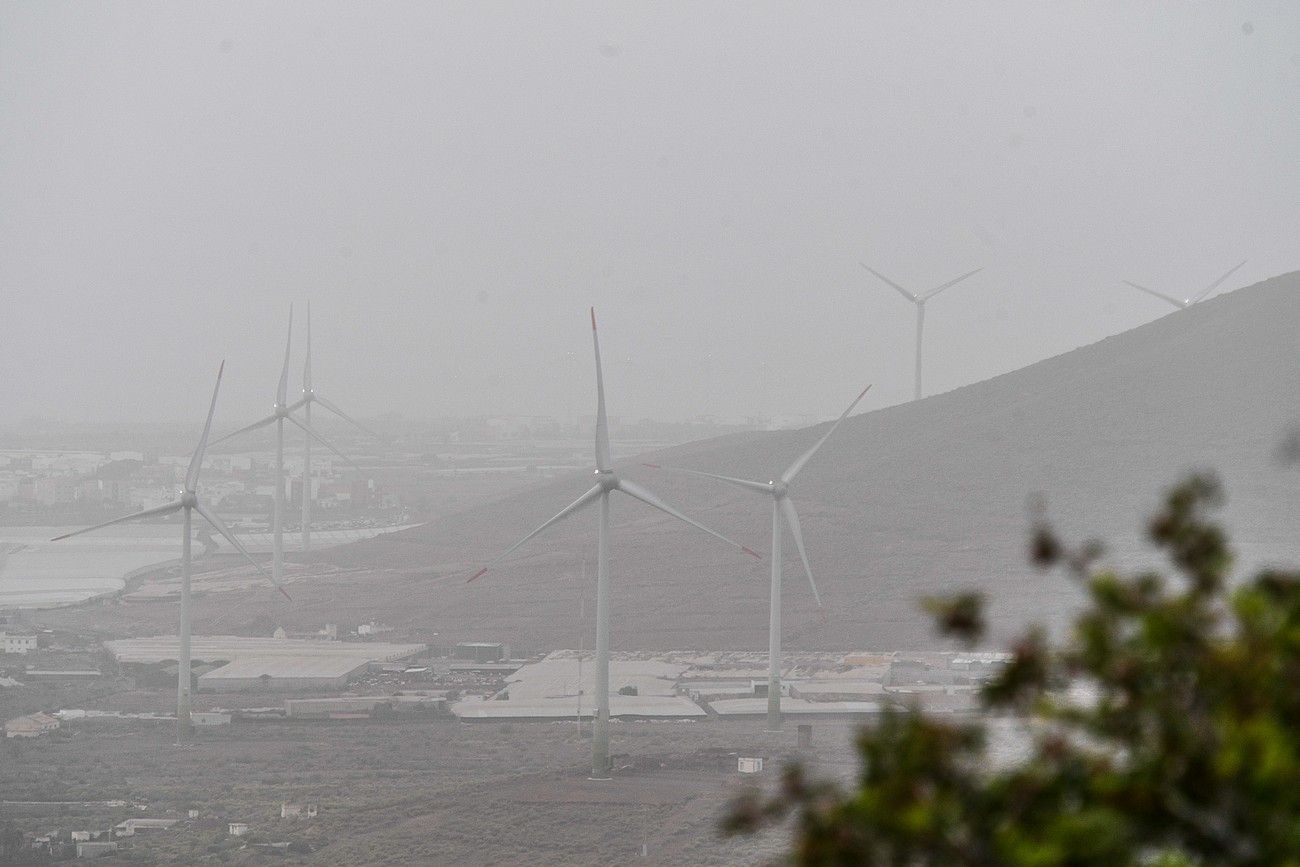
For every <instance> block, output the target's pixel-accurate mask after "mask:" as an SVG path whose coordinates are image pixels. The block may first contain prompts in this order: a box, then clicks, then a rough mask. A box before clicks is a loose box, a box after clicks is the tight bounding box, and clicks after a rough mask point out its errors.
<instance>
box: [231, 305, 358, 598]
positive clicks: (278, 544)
mask: <svg viewBox="0 0 1300 867" xmlns="http://www.w3.org/2000/svg"><path fill="white" fill-rule="evenodd" d="M292 344H293V305H292V304H290V305H289V334H288V337H286V338H285V341H284V366H283V367H282V368H281V369H280V385H279V388H278V389H277V390H276V393H275V410H274V412H272V413H271V414H270V415H268V416H267V417H266V418H263V419H259V420H257V421H255V422H253V423H252V424H250V425H245V426H244V427H241V428H240V429H239V430H237V431H233V432H231V433H228V434H226V435H225V436H223V437H220V438H218V439H216V440H214V441H213V443H212V444H213V445H214V446H215V445H217V444H218V443H223V442H225V441H226V440H228V439H230V438H231V437H237V436H239V435H240V434H244V433H248V432H249V431H255V430H257V429H258V428H263V427H266V426H267V425H269V424H274V425H275V491H274V503H275V505H274V509H273V514H272V515H271V525H272V530H271V532H272V541H271V575H272V576H273V578H274V580H275V581H276V582H279V581H280V580H281V579H282V578H283V577H284V423H285V422H286V421H287V422H290V423H291V424H294V425H297V426H298V427H300V428H302V430H303V431H304V433H306V435H307V436H308V437H309V438H311V439H315V440H316V441H317V442H319V443H320V444H321V445H323V446H325V448H327V449H329V450H330V451H332V452H334V454H336V455H338V456H339V457H340V458H342V459H343V460H345V461H347V462H348V463H349V464H352V466H354V467H355V466H356V464H354V463H352V459H351V458H349V457H348V456H347V455H345V454H343V452H341V451H339V450H338V449H337V448H335V447H334V446H333V445H331V444H330V442H329V441H328V440H326V439H325V438H323V437H322V436H321V435H320V434H318V433H316V431H314V430H312V428H311V427H310V426H308V425H307V424H304V423H303V422H301V421H299V420H298V419H296V418H294V417H293V415H292V413H293V410H294V409H295V408H296V407H297V406H299V405H301V404H302V401H299V402H298V404H295V405H294V406H290V405H289V351H290V349H292Z"/></svg>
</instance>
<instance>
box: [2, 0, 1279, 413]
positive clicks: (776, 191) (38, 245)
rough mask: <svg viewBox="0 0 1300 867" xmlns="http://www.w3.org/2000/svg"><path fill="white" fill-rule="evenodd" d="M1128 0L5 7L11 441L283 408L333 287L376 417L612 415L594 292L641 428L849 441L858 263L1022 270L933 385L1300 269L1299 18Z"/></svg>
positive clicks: (319, 365) (866, 374) (321, 345)
mask: <svg viewBox="0 0 1300 867" xmlns="http://www.w3.org/2000/svg"><path fill="white" fill-rule="evenodd" d="M1130 5H1131V4H1122V3H1114V4H1098V3H1093V2H1088V3H1075V4H1041V3H1004V4H998V5H997V6H996V7H994V8H989V7H986V6H984V5H983V4H980V5H978V6H972V5H970V4H965V3H927V4H918V5H915V6H901V5H898V4H871V5H870V6H866V7H865V8H859V7H858V6H857V5H852V4H821V5H809V4H779V5H778V4H769V3H764V4H756V5H749V6H746V7H744V9H743V10H742V9H740V8H739V7H728V6H699V5H696V4H676V3H662V4H654V5H653V6H635V7H634V6H630V5H617V6H606V5H603V4H547V5H544V6H535V7H528V6H522V5H516V4H509V5H502V4H497V5H485V4H481V3H477V2H475V3H465V4H452V3H439V4H433V5H428V4H419V3H390V4H384V5H379V6H373V5H365V6H360V5H356V6H353V5H345V4H338V3H310V4H306V3H296V4H295V3H287V4H274V5H270V6H268V5H265V4H254V3H232V4H221V5H205V6H202V7H192V6H185V5H176V4H143V3H141V4H113V5H110V6H85V5H74V4H69V3H26V4H6V5H5V6H4V7H3V8H2V9H0V202H3V207H2V208H0V287H3V296H4V299H5V309H4V313H3V318H4V321H5V322H6V323H8V325H9V327H8V328H7V329H6V331H5V335H4V338H3V340H0V369H3V370H4V372H5V373H4V376H3V377H0V407H3V417H4V418H6V419H8V420H10V421H12V420H14V419H21V418H23V417H25V416H29V415H39V416H47V417H54V418H64V419H71V420H98V419H106V420H110V419H111V420H124V419H136V418H138V419H145V420H193V419H195V418H197V417H201V414H202V412H203V409H204V407H203V404H204V402H205V401H206V396H207V388H208V385H209V383H210V382H211V377H212V374H213V372H214V371H215V369H216V365H217V362H218V360H219V359H221V358H222V357H225V358H227V359H229V368H228V374H229V375H228V378H227V390H226V393H225V394H224V395H223V400H222V406H221V408H220V419H221V420H222V421H224V422H225V424H227V425H229V424H234V423H236V422H237V421H239V420H241V419H243V418H245V417H251V416H252V415H253V414H255V413H258V414H260V413H261V412H263V411H265V409H267V408H268V407H269V404H270V402H271V399H272V397H273V389H274V380H275V376H276V372H277V368H278V365H279V355H280V352H281V351H282V349H281V340H282V336H281V335H282V334H283V330H284V318H285V315H286V308H287V305H288V302H289V301H291V300H292V301H297V302H299V304H300V309H301V304H302V303H303V302H305V301H306V300H307V299H308V298H310V299H311V300H312V301H313V304H314V310H315V326H316V328H315V336H316V370H317V373H316V377H317V383H318V385H320V386H321V387H322V390H325V391H327V392H328V393H329V394H330V395H331V396H333V397H334V398H335V399H337V400H340V401H346V402H347V405H348V406H349V408H351V409H353V410H355V411H356V412H357V413H358V414H376V413H381V412H386V411H400V412H403V413H405V414H408V415H417V416H429V415H468V414H477V413H505V412H514V413H546V414H562V413H576V412H589V411H590V404H591V401H592V398H591V370H590V357H589V356H590V349H589V346H588V343H587V333H586V330H585V329H586V320H585V308H586V306H587V305H588V304H595V305H596V306H597V307H598V309H599V310H600V312H601V314H602V323H603V325H604V331H605V335H606V351H607V354H608V356H607V365H608V369H607V378H608V382H609V388H610V411H611V413H613V414H614V415H617V416H623V417H627V418H638V417H642V416H655V417H659V418H666V419H678V418H688V417H692V416H695V415H698V414H702V413H713V414H717V415H720V416H723V417H743V416H751V415H752V416H765V415H766V416H780V415H786V416H790V415H800V414H807V415H810V416H816V417H826V416H833V415H835V414H836V413H837V412H838V411H839V409H840V407H841V406H842V404H843V402H844V400H845V396H846V395H851V394H852V393H854V392H855V391H856V389H857V388H859V387H860V385H861V383H862V382H863V381H864V380H871V381H874V382H876V383H877V387H876V391H875V392H873V395H872V405H873V406H876V407H878V406H882V405H886V404H889V403H893V402H897V401H900V400H903V399H905V398H906V397H907V396H909V395H910V388H911V367H910V351H911V340H912V332H911V328H912V318H911V310H910V309H909V308H908V306H907V305H906V304H905V303H904V302H903V301H902V300H901V299H900V298H898V297H897V296H896V295H895V294H894V293H893V292H892V291H890V290H889V289H888V288H887V287H885V286H883V285H881V284H879V283H878V282H876V281H875V280H874V278H871V277H870V275H868V274H866V273H865V272H864V271H862V270H861V269H860V268H859V267H858V264H857V261H858V260H859V259H866V260H867V261H869V262H871V263H872V264H874V265H875V266H876V267H877V268H879V269H880V270H882V271H884V272H885V273H886V274H889V275H890V276H892V277H894V278H895V279H897V280H899V281H901V282H904V283H906V284H909V285H915V286H917V287H918V288H923V287H925V286H927V285H935V284H938V283H939V282H942V281H944V280H946V279H948V278H950V277H952V276H954V275H956V274H959V273H961V272H963V271H966V270H969V269H971V268H974V267H978V266H984V267H985V268H986V269H987V270H986V271H985V272H984V273H982V274H980V275H979V276H977V277H976V278H973V279H972V280H970V281H968V282H967V283H965V284H963V285H962V286H961V287H959V288H957V289H954V290H952V291H951V292H950V293H949V294H946V295H945V296H944V297H942V298H941V299H938V300H937V301H935V302H934V303H933V304H932V305H931V307H930V314H929V319H928V322H927V327H928V331H927V342H928V350H929V353H928V358H927V391H931V392H934V391H943V390H947V389H950V388H953V387H955V386H958V385H961V384H965V383H969V382H973V381H976V380H979V379H983V378H985V377H987V376H990V375H992V374H996V373H999V372H1003V371H1007V370H1011V369H1014V368H1017V367H1020V366H1023V365H1024V364H1027V363H1029V362H1032V361H1034V360H1036V359H1039V358H1042V357H1045V356H1048V355H1053V354H1056V353H1059V352H1062V351H1065V350H1067V349H1070V348H1072V347H1075V346H1078V345H1081V344H1084V343H1088V342H1091V341H1093V340H1096V339H1098V338H1100V337H1103V336H1105V335H1107V334H1112V333H1117V332H1119V331H1122V330H1125V329H1128V328H1131V327H1133V326H1136V325H1139V324H1141V323H1142V322H1144V321H1147V320H1150V319H1152V318H1155V317H1157V316H1159V315H1162V314H1164V313H1166V312H1168V310H1167V307H1166V306H1165V305H1163V304H1162V303H1161V302H1159V301H1157V300H1155V299H1151V298H1148V297H1145V296H1141V295H1139V294H1138V293H1136V292H1134V291H1132V290H1129V289H1126V288H1124V287H1123V286H1121V285H1120V284H1119V282H1118V281H1119V280H1120V279H1123V278H1128V279H1133V280H1136V281H1138V282H1143V283H1146V284H1147V285H1151V286H1154V287H1156V288H1161V289H1164V290H1167V291H1170V292H1175V293H1181V292H1184V291H1189V290H1192V289H1194V288H1197V287H1199V286H1203V285H1205V284H1207V283H1208V282H1209V281H1210V280H1212V279H1213V278H1214V277H1215V276H1216V275H1217V274H1219V273H1221V272H1222V271H1224V270H1226V269H1227V268H1228V267H1229V266H1231V265H1232V264H1234V263H1235V262H1237V261H1239V260H1241V259H1243V258H1249V260H1250V262H1249V264H1248V265H1247V266H1246V267H1245V268H1244V269H1242V270H1241V271H1239V272H1238V273H1237V274H1236V275H1234V277H1233V278H1232V280H1230V281H1229V283H1228V284H1227V285H1226V286H1225V288H1226V289H1232V288H1236V287H1238V286H1243V285H1247V284H1249V283H1252V282H1255V281H1256V280H1259V279H1262V278H1264V277H1267V276H1271V275H1274V274H1278V273H1283V272H1285V271H1289V270H1292V269H1294V268H1295V267H1296V265H1297V259H1296V254H1295V238H1296V237H1298V236H1300V209H1298V208H1297V207H1296V203H1297V202H1300V172H1297V171H1296V162H1295V160H1296V154H1297V153H1298V152H1300V113H1297V112H1296V111H1295V110H1294V109H1295V103H1294V97H1295V94H1296V92H1297V86H1298V85H1300V15H1297V14H1296V10H1295V7H1294V5H1293V4H1292V3H1290V2H1274V3H1267V2H1259V3H1249V2H1239V3H1213V4H1187V3H1179V4H1168V5H1163V6H1160V7H1156V6H1155V5H1153V4H1140V6H1139V7H1138V8H1129V7H1130ZM742 12H743V14H742ZM295 357H297V352H296V351H295ZM298 364H299V362H297V361H295V368H297V367H298ZM296 375H297V374H295V376H296Z"/></svg>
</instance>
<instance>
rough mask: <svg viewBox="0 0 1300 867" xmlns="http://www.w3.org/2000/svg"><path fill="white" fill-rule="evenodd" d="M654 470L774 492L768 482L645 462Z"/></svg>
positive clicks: (764, 491) (763, 491) (768, 492)
mask: <svg viewBox="0 0 1300 867" xmlns="http://www.w3.org/2000/svg"><path fill="white" fill-rule="evenodd" d="M643 466H647V467H650V468H651V469H654V470H667V471H668V472H670V473H686V474H687V475H691V476H702V477H704V478H706V479H717V480H718V481H720V482H727V483H729V484H732V485H737V486H739V487H742V488H748V489H749V490H751V491H758V492H759V493H761V494H770V493H772V486H771V485H769V484H767V483H766V482H751V481H750V480H749V479H737V478H733V477H732V476H720V475H718V474H717V473H706V472H704V471H703V470H688V469H684V468H682V467H661V466H659V464H644V465H643Z"/></svg>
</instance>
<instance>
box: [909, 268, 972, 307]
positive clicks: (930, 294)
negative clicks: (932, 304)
mask: <svg viewBox="0 0 1300 867" xmlns="http://www.w3.org/2000/svg"><path fill="white" fill-rule="evenodd" d="M983 270H984V269H983V268H976V269H975V270H974V271H968V272H966V273H965V274H963V275H961V276H960V277H954V278H953V279H951V280H949V281H948V282H947V283H944V284H943V285H942V286H936V287H935V288H933V289H931V290H930V291H929V292H926V293H925V294H924V295H922V296H921V300H922V301H928V300H929V299H931V298H933V297H934V296H936V295H938V294H939V293H940V292H942V291H943V290H945V289H947V288H948V287H949V286H956V285H957V284H958V283H960V282H961V281H963V280H965V279H966V278H967V277H974V276H975V275H976V274H978V273H979V272H981V271H983Z"/></svg>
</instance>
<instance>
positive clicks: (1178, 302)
mask: <svg viewBox="0 0 1300 867" xmlns="http://www.w3.org/2000/svg"><path fill="white" fill-rule="evenodd" d="M1245 264H1246V260H1245V259H1242V260H1241V261H1240V262H1238V263H1237V264H1236V265H1233V266H1232V267H1231V268H1229V269H1228V270H1227V272H1226V273H1224V275H1223V276H1222V277H1220V278H1219V279H1218V280H1215V281H1214V282H1213V283H1211V284H1210V285H1209V286H1206V287H1205V288H1204V289H1202V290H1201V291H1200V293H1199V294H1197V295H1194V296H1192V297H1190V298H1175V297H1174V296H1172V295H1166V294H1165V293H1163V292H1157V291H1156V290H1154V289H1148V288H1147V287H1145V286H1141V285H1139V284H1137V283H1134V282H1133V281H1131V280H1125V281H1124V283H1125V284H1126V285H1128V286H1132V287H1133V288H1134V289H1137V290H1138V291H1139V292H1145V293H1147V294H1148V295H1153V296H1155V297H1156V298H1159V299H1160V300H1161V301H1168V302H1169V303H1170V304H1172V305H1174V306H1175V307H1177V308H1178V309H1179V310H1186V309H1187V308H1188V307H1191V306H1192V305H1193V304H1197V303H1199V302H1201V301H1204V300H1205V299H1206V298H1208V297H1210V293H1211V292H1213V291H1214V290H1215V289H1218V288H1219V287H1220V286H1222V285H1223V281H1224V280H1227V279H1228V278H1229V277H1231V276H1232V275H1233V274H1235V273H1236V271H1237V269H1238V268H1240V267H1241V266H1242V265H1245Z"/></svg>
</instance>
